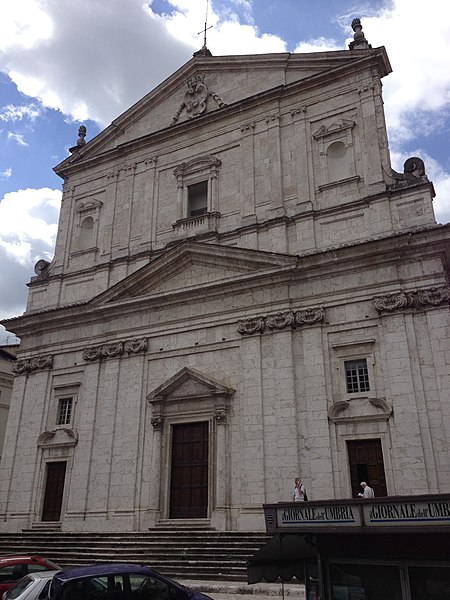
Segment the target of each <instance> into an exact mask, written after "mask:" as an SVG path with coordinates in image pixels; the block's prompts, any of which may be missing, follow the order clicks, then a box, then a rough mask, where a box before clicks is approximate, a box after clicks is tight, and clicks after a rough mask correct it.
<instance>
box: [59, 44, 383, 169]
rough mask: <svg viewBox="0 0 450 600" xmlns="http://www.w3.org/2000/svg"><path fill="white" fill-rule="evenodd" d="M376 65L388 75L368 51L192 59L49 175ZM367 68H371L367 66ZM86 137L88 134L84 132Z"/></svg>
mask: <svg viewBox="0 0 450 600" xmlns="http://www.w3.org/2000/svg"><path fill="white" fill-rule="evenodd" d="M374 54H375V55H376V56H377V58H378V61H379V68H380V71H381V75H382V76H383V75H386V74H387V73H389V72H390V65H389V62H388V59H387V56H386V53H385V51H384V49H383V48H382V49H375V50H371V51H369V52H365V53H361V52H351V51H348V50H340V51H333V52H315V53H307V54H290V53H287V52H286V53H279V54H258V55H245V56H218V57H215V56H194V57H193V58H192V59H191V60H190V61H188V62H187V63H186V64H185V65H183V66H182V67H181V68H180V69H178V70H177V71H176V72H175V73H173V74H172V75H171V76H170V77H168V78H167V79H166V80H165V81H163V82H162V83H161V84H160V85H158V86H157V87H156V88H155V89H154V90H152V91H150V92H149V93H148V94H147V95H146V96H144V97H143V98H142V99H141V100H139V101H138V102H136V104H134V105H133V106H132V107H130V108H129V109H128V110H127V111H125V112H124V113H123V114H122V115H121V116H119V117H118V118H117V119H115V120H114V121H113V123H112V124H111V125H110V126H109V127H107V128H106V129H105V130H104V131H103V132H102V133H100V134H99V135H98V136H96V137H95V138H94V139H92V140H88V143H87V144H86V145H84V146H82V147H80V149H78V150H76V151H75V152H74V153H73V154H72V155H71V156H70V157H68V158H67V159H65V160H64V161H63V162H62V163H60V164H59V165H58V166H57V167H55V171H56V172H57V173H59V174H61V175H62V173H63V172H64V170H65V168H66V167H70V165H71V164H73V163H76V162H78V163H79V162H80V161H81V162H82V161H84V160H85V159H88V158H89V159H92V158H93V157H96V156H100V155H104V154H105V153H106V152H108V151H111V150H115V149H117V148H119V147H121V146H125V145H129V144H130V143H131V142H134V141H135V140H138V139H143V138H145V136H148V135H149V134H154V133H156V132H162V131H167V130H168V129H170V128H171V127H173V126H174V125H178V124H180V123H183V122H192V121H195V120H196V119H197V118H199V117H202V116H204V115H208V114H211V113H215V112H217V111H221V110H226V109H227V107H230V106H232V105H236V104H237V103H240V102H241V101H243V100H246V99H250V98H252V97H255V98H256V97H257V96H258V95H260V94H262V93H266V92H268V91H270V90H271V89H273V90H279V89H280V88H281V87H284V86H289V85H292V84H295V83H296V82H303V81H306V80H310V81H313V80H314V78H316V80H317V78H319V79H318V80H317V83H318V84H321V83H323V81H322V78H321V76H324V77H328V76H329V75H330V74H331V73H332V72H333V71H336V70H340V71H341V73H342V68H343V67H344V68H345V67H346V66H347V65H348V66H352V65H353V64H354V63H355V61H356V62H358V63H359V66H360V64H361V61H364V60H366V61H368V62H370V61H373V58H374ZM371 64H372V63H371ZM88 133H89V132H88Z"/></svg>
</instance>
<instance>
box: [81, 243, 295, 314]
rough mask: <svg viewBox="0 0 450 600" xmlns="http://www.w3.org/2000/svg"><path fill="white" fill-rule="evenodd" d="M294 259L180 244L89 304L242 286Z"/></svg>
mask: <svg viewBox="0 0 450 600" xmlns="http://www.w3.org/2000/svg"><path fill="white" fill-rule="evenodd" d="M296 264H297V258H296V257H295V256H290V255H285V254H275V253H272V252H262V251H257V250H248V249H243V248H233V247H228V246H221V245H217V244H205V243H200V242H182V243H180V244H179V245H178V246H176V247H174V248H171V249H169V250H167V251H166V252H164V253H163V254H162V255H160V256H159V257H158V258H156V259H155V260H153V261H152V262H150V263H149V264H148V265H146V266H144V267H142V268H141V269H139V270H138V271H136V272H135V273H133V274H132V275H129V276H128V277H127V278H125V279H124V280H122V281H121V282H119V283H117V284H116V285H115V286H113V287H112V288H110V289H109V290H107V291H106V292H103V293H102V294H100V295H99V296H97V297H96V298H94V299H93V300H92V302H91V306H100V305H105V304H109V303H112V302H122V301H125V300H129V299H132V298H144V297H161V296H165V295H168V294H175V293H183V294H186V293H189V292H198V290H202V293H203V292H206V291H207V290H208V289H209V288H211V287H216V286H220V285H225V284H226V285H229V284H231V283H236V284H239V283H241V284H244V282H245V281H248V279H249V278H253V277H255V276H256V275H257V276H263V275H265V274H266V275H274V274H276V273H280V271H282V270H283V269H286V270H290V269H293V268H295V266H296Z"/></svg>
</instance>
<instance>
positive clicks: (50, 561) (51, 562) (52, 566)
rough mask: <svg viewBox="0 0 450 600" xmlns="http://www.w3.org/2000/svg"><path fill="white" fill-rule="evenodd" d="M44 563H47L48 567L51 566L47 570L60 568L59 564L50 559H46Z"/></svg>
mask: <svg viewBox="0 0 450 600" xmlns="http://www.w3.org/2000/svg"><path fill="white" fill-rule="evenodd" d="M45 564H46V565H48V566H49V567H51V569H49V571H59V570H60V568H61V567H60V566H59V565H57V564H56V563H54V562H53V561H52V560H46V561H45Z"/></svg>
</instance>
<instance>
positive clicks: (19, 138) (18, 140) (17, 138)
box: [8, 131, 28, 146]
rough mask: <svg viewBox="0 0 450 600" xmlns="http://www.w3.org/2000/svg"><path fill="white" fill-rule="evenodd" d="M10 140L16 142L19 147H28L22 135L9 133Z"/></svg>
mask: <svg viewBox="0 0 450 600" xmlns="http://www.w3.org/2000/svg"><path fill="white" fill-rule="evenodd" d="M8 140H10V141H13V142H16V143H17V144H19V146H28V144H27V142H26V141H25V140H24V138H23V135H22V134H21V133H13V132H12V131H8Z"/></svg>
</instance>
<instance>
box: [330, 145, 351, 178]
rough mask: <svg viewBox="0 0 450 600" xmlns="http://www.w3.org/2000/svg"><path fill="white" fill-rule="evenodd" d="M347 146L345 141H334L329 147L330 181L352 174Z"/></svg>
mask: <svg viewBox="0 0 450 600" xmlns="http://www.w3.org/2000/svg"><path fill="white" fill-rule="evenodd" d="M348 163H349V161H348V156H347V148H346V146H345V144H344V142H340V141H338V142H333V143H332V144H330V145H329V146H328V148H327V169H328V181H339V180H340V179H345V178H346V177H349V176H350V173H349V164H348Z"/></svg>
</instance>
